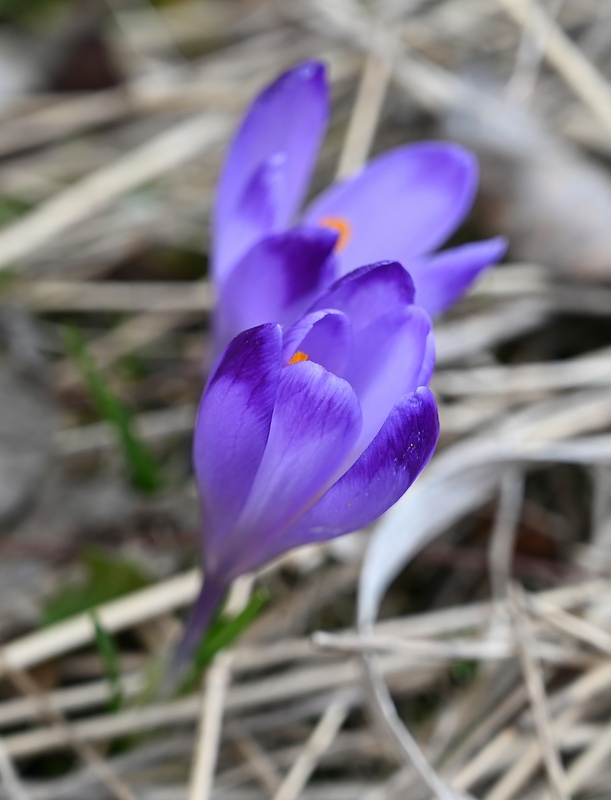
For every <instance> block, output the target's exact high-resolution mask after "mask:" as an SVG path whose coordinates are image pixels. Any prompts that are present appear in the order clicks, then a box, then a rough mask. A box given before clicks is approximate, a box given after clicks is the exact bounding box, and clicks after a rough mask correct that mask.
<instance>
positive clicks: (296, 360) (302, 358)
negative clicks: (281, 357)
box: [289, 350, 308, 364]
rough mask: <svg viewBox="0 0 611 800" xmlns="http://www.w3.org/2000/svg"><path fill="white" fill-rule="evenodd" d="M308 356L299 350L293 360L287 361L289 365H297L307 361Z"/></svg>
mask: <svg viewBox="0 0 611 800" xmlns="http://www.w3.org/2000/svg"><path fill="white" fill-rule="evenodd" d="M307 360H308V356H307V353H302V352H301V350H298V351H297V352H296V353H295V355H294V356H293V358H291V360H290V361H289V364H298V363H299V362H300V361H307Z"/></svg>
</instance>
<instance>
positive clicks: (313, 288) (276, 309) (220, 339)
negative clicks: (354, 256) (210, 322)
mask: <svg viewBox="0 0 611 800" xmlns="http://www.w3.org/2000/svg"><path fill="white" fill-rule="evenodd" d="M335 239H336V236H335V234H334V233H333V232H332V231H325V230H322V229H321V228H311V227H310V228H308V227H298V228H294V229H292V230H290V231H287V232H286V233H279V234H275V235H273V236H268V237H266V238H265V239H263V240H262V241H260V242H258V243H257V244H255V245H254V247H252V248H251V249H250V250H249V251H248V253H247V254H246V255H245V256H244V257H243V258H242V259H241V260H240V261H239V262H238V263H237V265H236V266H235V268H234V269H233V270H232V271H231V272H230V273H229V275H228V277H227V279H226V281H225V282H224V283H223V284H222V286H221V287H220V291H219V302H218V306H217V311H216V315H215V336H216V340H217V345H218V346H219V348H220V347H222V346H223V345H225V344H226V343H227V342H228V341H229V340H230V339H231V338H232V337H233V336H235V335H236V334H237V333H239V332H240V331H243V330H245V329H246V328H251V327H253V326H254V325H260V324H262V323H264V322H271V321H273V322H279V323H280V324H282V325H285V324H290V323H291V322H292V321H293V320H294V319H295V318H296V317H298V316H299V315H300V314H302V313H303V312H304V311H305V310H306V308H307V307H308V305H309V304H310V303H311V302H312V300H313V298H314V297H316V296H317V295H318V294H319V292H320V291H321V289H322V288H323V287H324V286H326V285H328V283H329V282H330V281H331V279H332V276H333V271H334V259H333V258H332V257H331V252H332V250H333V245H334V244H335Z"/></svg>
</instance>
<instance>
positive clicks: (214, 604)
mask: <svg viewBox="0 0 611 800" xmlns="http://www.w3.org/2000/svg"><path fill="white" fill-rule="evenodd" d="M226 591H227V585H226V584H225V582H220V581H217V580H215V579H214V578H212V577H210V576H207V577H206V578H205V579H204V583H203V585H202V588H201V590H200V593H199V596H198V598H197V600H196V601H195V605H194V606H193V608H192V609H191V613H190V615H189V619H188V620H187V625H186V627H185V632H184V634H183V637H182V640H181V642H180V644H179V645H178V647H177V649H176V651H175V652H174V654H173V656H172V659H171V662H170V665H169V667H168V671H167V673H166V675H165V678H164V681H163V688H162V695H163V696H166V697H167V696H168V695H170V694H172V692H173V691H174V690H175V688H176V687H177V686H178V685H179V683H180V681H181V680H182V678H183V677H184V674H185V672H186V669H187V666H188V664H189V661H190V660H191V658H192V656H193V654H194V652H195V651H196V649H197V646H198V644H199V643H200V642H201V640H202V638H203V636H204V635H205V633H206V632H207V630H208V628H209V627H210V623H211V621H212V619H213V617H214V612H215V611H216V609H217V608H218V606H219V603H220V602H221V600H222V599H223V595H224V594H225V592H226Z"/></svg>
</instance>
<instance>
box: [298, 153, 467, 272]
mask: <svg viewBox="0 0 611 800" xmlns="http://www.w3.org/2000/svg"><path fill="white" fill-rule="evenodd" d="M476 187H477V165H476V162H475V158H474V157H473V155H472V154H471V153H470V152H469V151H467V150H465V149H463V148H462V147H459V146H458V145H455V144H448V143H445V142H422V143H419V144H412V145H406V146H405V147H399V148H397V149H395V150H391V151H390V152H389V153H386V154H385V155H383V156H380V157H378V158H376V159H374V160H373V161H372V162H371V163H370V164H369V165H367V166H366V167H365V168H364V169H363V170H362V172H360V173H359V174H358V175H356V176H355V177H354V178H349V179H348V180H346V181H344V182H343V183H339V184H337V185H335V186H332V187H331V188H330V189H328V190H327V191H326V192H324V193H323V194H322V195H321V196H320V197H318V198H317V199H316V200H315V201H314V202H313V204H312V206H311V207H310V208H309V209H308V211H307V213H306V216H305V219H306V221H307V222H309V223H310V224H317V225H327V226H330V227H333V228H334V229H336V230H339V231H340V241H339V243H338V257H339V269H340V273H341V274H342V275H345V274H346V273H347V272H350V271H351V270H353V269H355V268H356V267H358V266H359V265H361V264H368V263H370V262H372V261H377V260H379V259H380V256H382V257H383V258H386V259H392V260H396V261H399V262H400V263H402V264H406V263H407V262H409V261H410V260H411V259H414V258H417V257H419V256H421V255H423V254H424V253H427V252H429V251H431V250H433V249H435V248H437V247H438V246H439V245H441V244H442V243H443V242H444V241H445V240H446V239H447V237H448V236H449V235H450V234H451V233H453V231H454V230H455V229H456V228H457V226H458V225H459V224H460V223H461V222H462V220H463V219H464V217H465V216H466V214H467V212H468V211H469V209H470V208H471V205H472V203H473V199H474V197H475V191H476Z"/></svg>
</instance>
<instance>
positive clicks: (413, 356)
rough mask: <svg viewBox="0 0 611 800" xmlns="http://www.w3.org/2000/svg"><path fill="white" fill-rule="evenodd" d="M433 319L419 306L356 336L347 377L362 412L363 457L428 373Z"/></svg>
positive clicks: (389, 316) (388, 316) (399, 311)
mask: <svg viewBox="0 0 611 800" xmlns="http://www.w3.org/2000/svg"><path fill="white" fill-rule="evenodd" d="M430 333H431V320H430V318H429V316H428V314H427V313H426V311H424V309H422V308H419V307H418V306H406V307H404V308H401V309H397V310H395V311H393V312H392V313H390V314H386V315H384V316H382V317H380V318H378V319H377V320H375V321H374V322H372V323H371V325H369V326H368V327H367V328H366V329H364V330H362V331H361V332H360V333H359V334H358V335H356V336H355V340H354V347H353V355H352V360H351V362H350V365H349V367H348V369H347V372H346V380H347V381H348V382H349V383H350V385H351V386H352V388H353V389H354V391H355V392H356V395H357V397H358V399H359V403H360V404H361V408H362V410H363V427H362V430H361V436H360V437H359V441H358V444H357V447H356V452H357V453H360V452H362V451H363V450H364V449H365V447H367V445H368V444H369V443H370V442H371V441H372V439H373V438H374V436H375V435H376V434H377V433H378V431H379V430H380V428H381V426H382V424H383V423H384V420H385V419H386V417H387V416H388V414H389V413H390V411H391V409H392V408H393V406H394V405H395V403H396V402H397V401H398V399H399V398H400V397H402V396H403V395H405V394H408V393H409V392H413V391H414V390H415V389H416V388H417V387H418V386H419V385H421V384H420V383H419V381H420V380H421V377H422V375H423V373H427V372H430V368H431V365H430V364H429V363H428V360H430V355H431V354H430V341H431V339H430Z"/></svg>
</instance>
